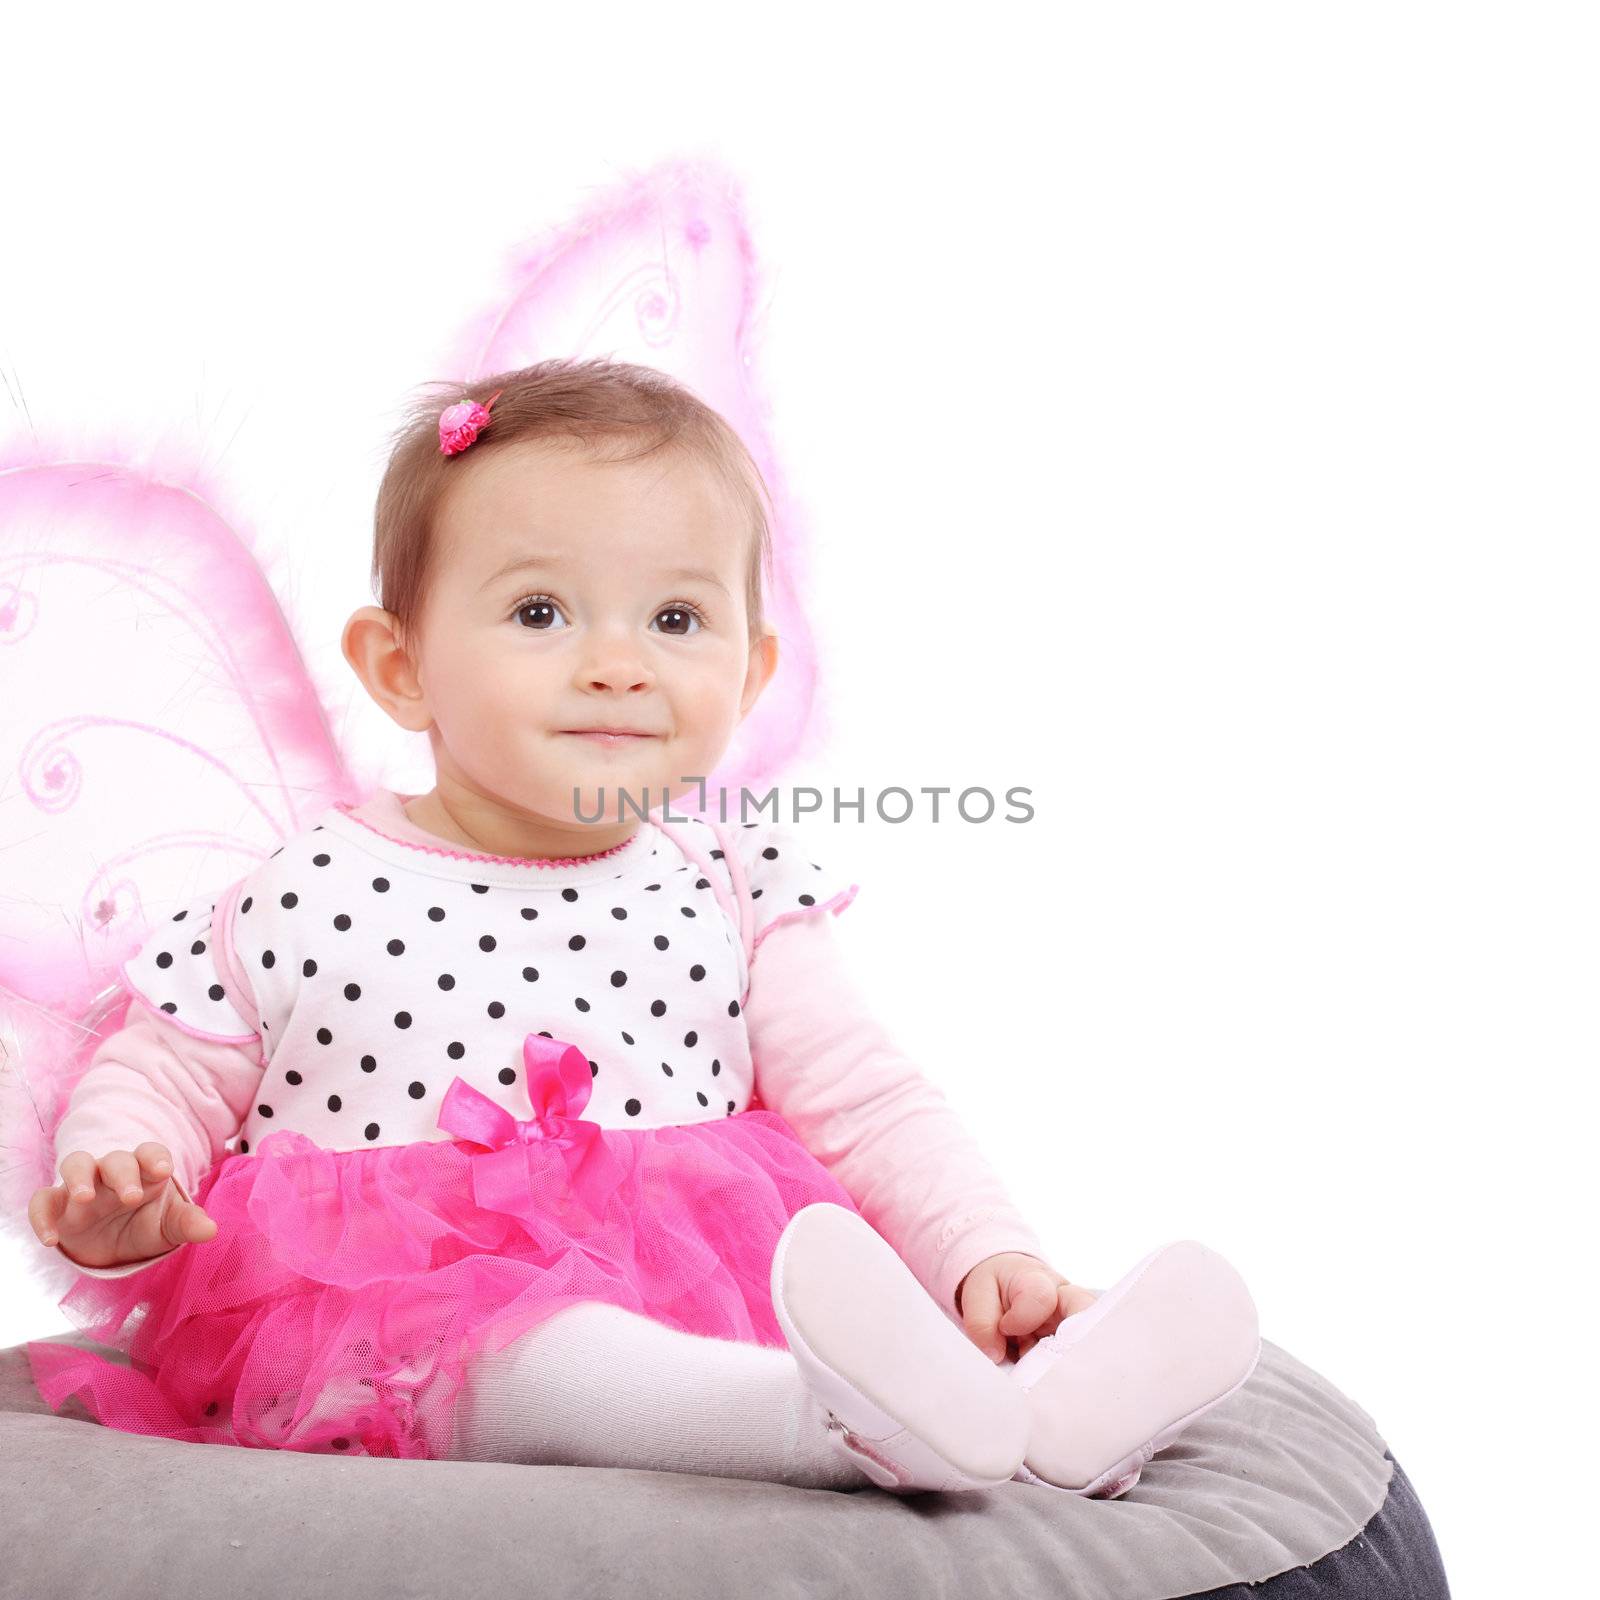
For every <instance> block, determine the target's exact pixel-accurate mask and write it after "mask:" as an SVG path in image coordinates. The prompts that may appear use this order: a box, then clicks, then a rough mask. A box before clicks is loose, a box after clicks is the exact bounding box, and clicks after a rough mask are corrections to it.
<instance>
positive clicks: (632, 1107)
mask: <svg viewBox="0 0 1600 1600" xmlns="http://www.w3.org/2000/svg"><path fill="white" fill-rule="evenodd" d="M622 1109H623V1110H624V1111H626V1112H627V1113H628V1115H629V1116H630V1117H636V1116H638V1115H639V1113H640V1111H641V1110H643V1109H644V1108H643V1107H642V1106H641V1105H640V1104H639V1102H638V1101H637V1100H630V1101H628V1102H627V1104H626V1105H624V1106H623V1108H622Z"/></svg>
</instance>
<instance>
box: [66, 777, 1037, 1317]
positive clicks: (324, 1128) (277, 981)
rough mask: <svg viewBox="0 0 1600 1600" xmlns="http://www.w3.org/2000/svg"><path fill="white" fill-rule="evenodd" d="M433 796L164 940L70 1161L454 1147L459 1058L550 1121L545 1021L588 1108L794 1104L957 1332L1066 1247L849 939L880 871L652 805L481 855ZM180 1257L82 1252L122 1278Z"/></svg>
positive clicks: (94, 1076) (180, 1164) (306, 849)
mask: <svg viewBox="0 0 1600 1600" xmlns="http://www.w3.org/2000/svg"><path fill="white" fill-rule="evenodd" d="M409 798H411V797H410V796H403V795H400V794H397V793H396V792H395V791H392V790H387V789H379V790H377V791H376V792H375V793H374V794H373V795H372V796H371V797H370V798H369V799H368V800H367V801H366V802H365V803H364V804H362V805H361V806H357V807H350V806H336V807H333V808H331V809H330V810H329V811H328V812H327V813H325V814H324V816H323V818H322V820H321V821H320V822H319V823H318V824H317V825H316V826H315V828H312V829H308V830H307V831H306V832H305V833H302V834H300V835H297V836H296V837H295V838H293V839H291V840H289V841H287V842H286V843H285V845H284V846H283V847H282V849H281V850H279V851H278V852H275V853H274V855H273V857H271V858H269V860H268V861H267V862H265V863H263V864H262V865H261V866H259V867H258V868H256V869H255V870H254V871H253V872H252V873H251V874H250V875H248V876H247V877H246V878H244V879H242V880H240V882H239V883H237V884H235V885H232V886H230V887H229V888H228V889H226V890H224V891H223V892H222V893H221V894H220V895H217V896H216V897H214V898H207V899H204V900H202V901H199V902H196V903H195V904H194V905H193V906H191V907H188V908H186V910H185V911H183V912H180V913H179V914H178V916H177V917H175V918H173V919H172V925H171V926H167V925H164V926H163V927H161V928H158V929H157V931H156V933H155V934H154V935H152V937H151V938H150V940H149V941H147V943H146V945H145V946H144V947H143V948H142V949H141V951H140V952H139V954H138V955H137V956H136V957H135V958H134V959H133V960H132V961H130V962H129V963H128V964H127V966H126V968H125V969H124V979H125V981H126V982H127V983H128V986H129V988H130V989H131V990H132V992H133V994H134V997H135V1003H134V1004H133V1005H131V1006H130V1008H129V1011H128V1015H127V1017H126V1019H125V1025H124V1026H123V1027H122V1028H121V1029H120V1030H119V1031H118V1032H116V1033H114V1034H112V1035H111V1036H109V1037H108V1038H107V1039H106V1040H105V1041H103V1043H102V1044H101V1046H100V1047H99V1049H98V1050H97V1051H96V1052H95V1055H94V1057H93V1059H92V1060H91V1062H90V1065H89V1067H88V1069H87V1070H86V1072H85V1073H84V1075H83V1077H82V1079H81V1080H80V1081H79V1083H78V1085H77V1087H76V1088H75V1090H74V1092H73V1094H72V1096H71V1099H70V1102H69V1104H68V1107H67V1111H66V1114H65V1116H64V1117H63V1119H62V1121H61V1123H60V1125H59V1127H58V1129H57V1133H56V1141H55V1150H56V1156H57V1162H58V1165H59V1161H60V1159H61V1158H62V1157H63V1156H65V1155H66V1154H68V1153H69V1152H71V1151H73V1150H85V1151H88V1152H89V1153H90V1154H92V1155H94V1156H96V1157H99V1156H102V1155H105V1154H107V1153H108V1152H110V1151H111V1150H117V1149H126V1150H132V1149H133V1148H134V1147H135V1146H137V1145H138V1144H140V1143H141V1142H143V1141H144V1140H156V1141H159V1142H160V1143H162V1144H164V1145H166V1146H167V1148H168V1149H169V1150H170V1151H171V1153H172V1157H173V1163H174V1173H173V1179H172V1181H173V1183H174V1186H175V1187H176V1189H177V1191H178V1192H179V1193H180V1194H181V1195H182V1196H183V1197H184V1198H185V1199H188V1198H190V1197H191V1196H192V1194H193V1193H194V1190H195V1187H196V1185H197V1184H198V1182H199V1180H200V1178H201V1177H202V1176H203V1174H204V1173H205V1171H206V1170H207V1169H208V1168H209V1167H210V1166H211V1165H212V1164H213V1163H214V1162H216V1161H218V1160H220V1159H222V1158H223V1157H224V1156H228V1157H229V1158H230V1159H237V1158H238V1157H240V1156H248V1153H249V1149H250V1145H251V1142H252V1139H254V1140H256V1141H257V1142H259V1139H260V1138H262V1137H265V1136H266V1134H268V1133H270V1132H272V1131H274V1130H275V1129H276V1128H282V1127H293V1128H295V1129H297V1130H298V1131H300V1132H303V1133H305V1134H306V1135H307V1136H308V1137H311V1138H313V1139H314V1140H315V1141H316V1142H317V1143H319V1144H323V1145H325V1146H327V1147H329V1148H357V1147H360V1146H361V1145H362V1144H364V1143H374V1142H382V1143H393V1142H403V1141H407V1140H411V1139H418V1138H446V1137H449V1135H448V1134H446V1133H444V1132H442V1131H441V1130H439V1129H438V1128H437V1126H436V1125H435V1124H434V1122H433V1118H434V1117H435V1116H436V1114H437V1107H438V1100H439V1096H440V1093H441V1092H442V1089H443V1088H444V1087H445V1085H446V1083H447V1082H448V1079H449V1078H450V1077H451V1076H454V1075H457V1074H459V1075H460V1076H462V1077H465V1078H467V1079H468V1081H469V1082H473V1083H474V1087H477V1088H480V1089H482V1090H483V1092H485V1093H488V1094H491V1095H492V1096H493V1097H494V1098H496V1099H499V1100H500V1101H501V1103H503V1104H505V1105H507V1108H508V1109H509V1110H511V1111H512V1112H513V1114H514V1115H517V1116H519V1117H527V1116H529V1115H531V1107H530V1106H529V1104H528V1102H527V1097H526V1092H525V1090H524V1089H523V1086H522V1085H521V1083H520V1082H519V1081H517V1080H516V1073H515V1068H514V1067H513V1066H510V1065H506V1064H504V1063H507V1062H511V1061H513V1060H515V1059H518V1057H517V1054H516V1052H515V1051H513V1050H512V1048H511V1046H512V1045H513V1044H515V1045H518V1046H520V1040H521V1038H522V1036H523V1034H524V1033H526V1032H527V1031H528V1029H529V1028H530V1027H534V1028H536V1027H539V1026H544V1027H547V1028H548V1029H549V1031H551V1032H553V1033H554V1034H555V1035H556V1036H557V1037H558V1038H562V1039H566V1040H569V1041H570V1042H573V1043H576V1044H578V1046H579V1047H580V1048H582V1049H583V1050H584V1051H585V1053H586V1054H588V1055H590V1056H591V1057H592V1058H593V1061H594V1065H595V1072H596V1076H595V1082H594V1093H593V1097H592V1099H591V1101H590V1103H589V1104H588V1106H586V1107H585V1109H584V1112H583V1115H584V1116H585V1117H586V1118H587V1119H588V1120H591V1121H596V1122H599V1123H601V1124H602V1125H606V1126H639V1125H645V1126H650V1125H663V1124H668V1123H685V1122H693V1121H698V1120H704V1119H705V1118H707V1117H710V1116H713V1115H724V1114H727V1113H729V1112H732V1111H735V1110H742V1109H746V1108H747V1107H748V1106H749V1105H750V1104H752V1103H753V1102H754V1103H759V1104H761V1105H764V1106H766V1107H767V1108H768V1109H770V1110H772V1111H775V1112H777V1113H778V1114H779V1115H780V1116H782V1117H784V1119H785V1120H786V1121H787V1122H788V1123H789V1124H790V1126H791V1127H792V1128H793V1129H794V1131H795V1133H796V1134H797V1135H798V1136H799V1138H800V1140H801V1142H802V1143H803V1144H804V1145H805V1146H806V1147H807V1149H809V1150H810V1151H811V1153H812V1154H813V1155H815V1156H816V1157H817V1159H818V1160H819V1161H820V1162H821V1163H822V1164H823V1166H825V1167H826V1168H827V1169H828V1171H829V1172H830V1173H831V1174H832V1175H833V1176H834V1177H835V1178H836V1179H837V1180H838V1181H839V1183H840V1184H841V1185H842V1186H843V1187H844V1188H845V1190H846V1191H847V1192H848V1193H849V1194H850V1195H851V1197H852V1199H854V1201H855V1202H856V1204H857V1206H858V1207H859V1208H860V1210H861V1212H862V1215H863V1216H865V1217H866V1219H867V1220H868V1221H869V1222H870V1223H871V1224H872V1225H873V1227H874V1228H876V1229H877V1230H878V1232H879V1233H881V1234H882V1235H883V1237H884V1238H885V1239H887V1240H888V1242H889V1243H890V1244H891V1245H892V1246H893V1247H894V1248H895V1250H896V1251H897V1252H898V1253H899V1255H900V1256H901V1257H902V1259H904V1260H905V1262H906V1263H907V1265H908V1266H909V1267H910V1269H911V1271H912V1272H913V1273H914V1274H915V1276H916V1277H917V1278H918V1280H919V1281H920V1282H921V1283H922V1284H923V1286H924V1287H925V1288H926V1289H927V1290H928V1292H929V1294H930V1295H931V1296H932V1297H933V1299H934V1301H935V1302H936V1303H937V1304H938V1305H939V1306H940V1307H941V1309H943V1310H944V1311H945V1313H946V1314H947V1315H949V1316H951V1317H952V1319H953V1320H959V1315H960V1312H959V1305H958V1302H957V1298H956V1295H957V1290H958V1287H959V1285H960V1283H961V1280H962V1279H963V1278H964V1277H965V1276H966V1274H967V1272H968V1271H970V1269H971V1268H972V1267H973V1266H975V1265H976V1264H977V1263H978V1262H980V1261H982V1260H984V1259H986V1258H987V1257H988V1256H991V1255H995V1254H998V1253H1000V1252H1002V1251H1018V1252H1021V1253H1023V1254H1027V1255H1032V1256H1036V1257H1038V1258H1040V1259H1043V1258H1044V1252H1043V1249H1042V1247H1041V1245H1040V1242H1039V1239H1038V1236H1037V1235H1036V1234H1035V1233H1034V1231H1033V1230H1032V1229H1031V1228H1030V1227H1029V1225H1028V1223H1027V1221H1026V1220H1025V1219H1024V1218H1023V1216H1022V1215H1021V1214H1020V1212H1019V1211H1018V1210H1017V1208H1016V1206H1015V1205H1014V1203H1013V1202H1012V1200H1011V1198H1010V1196H1009V1194H1008V1192H1007V1190H1006V1188H1005V1186H1004V1184H1003V1183H1002V1181H1001V1180H1000V1178H999V1177H998V1175H997V1174H996V1173H995V1172H994V1171H993V1169H992V1168H991V1167H990V1166H989V1164H988V1163H987V1162H986V1160H985V1159H984V1157H983V1155H982V1153H981V1151H980V1150H979V1148H978V1147H977V1146H976V1144H975V1142H974V1141H973V1139H972V1137H971V1135H970V1134H969V1133H968V1132H967V1130H966V1129H965V1127H964V1125H963V1124H962V1123H961V1121H960V1119H959V1117H958V1116H957V1115H956V1113H955V1112H954V1110H953V1109H952V1108H951V1106H950V1105H949V1103H948V1101H947V1100H946V1099H945V1097H944V1095H943V1094H942V1093H941V1092H940V1091H939V1089H938V1088H936V1087H935V1086H934V1085H933V1084H932V1083H930V1082H929V1081H928V1080H927V1079H926V1078H924V1077H923V1076H922V1074H921V1073H920V1072H919V1071H918V1070H917V1068H916V1066H915V1065H914V1063H913V1062H912V1061H911V1060H910V1059H909V1058H908V1057H907V1056H906V1055H905V1053H904V1052H903V1051H902V1050H901V1049H900V1048H899V1046H898V1045H897V1043H896V1042H895V1040H894V1039H893V1038H892V1037H891V1035H890V1033H889V1032H888V1030H887V1029H886V1028H885V1027H884V1025H883V1024H882V1022H881V1021H879V1020H878V1019H877V1018H876V1017H875V1016H874V1014H873V1012H872V1008H871V1007H870V1005H869V1004H868V1002H867V1000H866V998H865V996H864V994H863V992H862V990H861V988H860V987H859V985H858V984H857V982H856V981H855V979H854V977H853V975H852V973H851V971H850V968H849V963H848V962H847V960H846V959H845V956H844V953H843V951H842V949H841V947H840V945H839V942H838V938H837V935H836V934H835V933H834V931H833V927H832V920H833V916H835V915H837V914H838V913H839V912H840V911H842V910H843V909H844V908H845V907H846V906H847V905H848V904H849V903H850V901H851V900H852V899H853V898H854V895H855V893H856V885H854V884H845V883H843V881H842V880H840V879H838V878H836V876H835V875H834V874H833V873H832V872H831V871H830V870H828V869H826V868H824V867H823V866H820V865H818V864H817V863H816V862H815V861H813V860H812V859H811V851H810V848H809V841H808V840H807V839H806V837H805V835H804V833H803V832H802V831H801V830H798V829H795V828H785V827H780V826H778V825H776V824H768V823H765V822H758V823H750V824H744V825H739V824H733V825H726V824H724V825H721V826H720V827H714V826H713V825H711V824H710V823H708V822H706V821H703V820H699V819H674V820H673V821H672V822H670V823H663V824H659V825H658V824H657V823H656V822H655V821H653V820H652V821H648V822H645V823H642V824H641V826H640V829H639V830H638V831H637V832H636V833H635V834H634V835H633V836H632V838H631V839H629V840H628V841H626V842H625V843H624V844H623V845H622V846H619V847H617V849H615V850H612V851H609V852H605V853H604V854H602V855H598V856H591V857H582V858H577V859H576V860H574V861H561V862H537V861H529V860H523V859H519V858H504V857H492V856H485V855H481V854H477V853H473V852H468V851H463V850H461V849H460V848H459V847H458V846H456V845H454V844H452V843H451V842H450V841H448V840H444V839H442V838H440V837H438V836H437V835H434V834H431V833H428V832H426V831H424V830H423V829H420V828H418V827H417V826H416V825H415V824H414V823H412V822H411V821H410V818H409V817H408V815H407V813H406V811H405V801H406V800H407V799H409ZM252 918H253V920H252ZM535 933H537V935H538V938H537V939H536V938H535ZM541 952H542V953H541ZM519 964H521V965H520V971H519V970H518V967H519ZM441 994H442V995H444V996H445V997H446V999H445V1000H444V1001H438V1002H437V1003H436V1001H435V997H437V996H439V995H441ZM534 996H537V1004H538V1007H539V1009H537V1010H533V1011H530V1009H529V1007H530V1004H531V1002H532V997H534ZM624 996H627V997H628V999H629V1005H630V1006H631V1009H629V1008H628V1007H624V1006H623V1005H622V1004H621V997H624ZM735 997H736V998H735ZM567 1007H573V1008H574V1009H572V1010H568V1009H566V1008H567ZM508 1010H509V1013H510V1014H509V1015H508ZM413 1012H414V1013H416V1014H415V1016H413V1015H412V1013H413ZM357 1019H359V1028H358V1030H357V1029H356V1027H355V1025H356V1024H357ZM493 1022H503V1023H504V1024H505V1025H504V1027H502V1028H499V1029H498V1030H497V1029H496V1028H495V1027H494V1026H492V1025H491V1024H492V1023H493ZM619 1034H620V1038H621V1039H622V1040H624V1041H626V1044H627V1046H633V1047H635V1048H633V1049H629V1048H627V1047H626V1046H624V1047H618V1046H617V1045H616V1043H615V1041H616V1039H617V1038H618V1037H619ZM456 1035H459V1036H460V1037H459V1038H458V1037H455V1036H456ZM347 1040H348V1041H350V1042H349V1043H348V1046H347V1047H346V1046H345V1041H347ZM444 1040H448V1044H447V1045H443V1046H441V1044H440V1042H441V1041H444ZM436 1047H438V1057H437V1058H438V1061H439V1062H440V1063H441V1064H442V1065H441V1068H440V1069H435V1068H434V1066H433V1062H434V1059H435V1054H434V1053H435V1049H436ZM358 1049H359V1050H360V1052H361V1053H360V1056H359V1060H356V1059H355V1053H356V1051H357V1050H358ZM668 1055H670V1057H671V1060H670V1061H669V1060H668V1059H665V1058H666V1057H667V1056H668ZM663 1074H665V1075H663ZM713 1097H715V1098H713ZM230 1146H231V1148H230ZM208 1242H209V1241H208ZM57 1248H60V1247H59V1246H58V1247H57ZM178 1248H180V1249H186V1248H188V1249H192V1248H196V1247H195V1246H192V1245H180V1246H178ZM198 1248H202V1249H203V1248H205V1245H201V1246H199V1247H198ZM63 1253H64V1252H63ZM69 1259H70V1258H69ZM160 1259H162V1257H160V1256H156V1257H152V1258H150V1259H148V1260H145V1261H138V1262H128V1263H124V1264H122V1265H120V1266H117V1267H109V1268H91V1267H85V1266H82V1265H81V1264H79V1263H74V1264H75V1265H76V1266H77V1267H78V1270H79V1271H81V1272H84V1273H87V1274H89V1275H91V1276H97V1277H116V1276H122V1275H124V1274H126V1273H129V1272H135V1271H140V1270H142V1269H144V1268H145V1267H148V1266H150V1265H153V1264H154V1262H155V1261H157V1260H160Z"/></svg>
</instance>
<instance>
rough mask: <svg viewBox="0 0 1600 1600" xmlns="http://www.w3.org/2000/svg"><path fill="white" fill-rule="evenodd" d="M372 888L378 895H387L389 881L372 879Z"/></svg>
mask: <svg viewBox="0 0 1600 1600" xmlns="http://www.w3.org/2000/svg"><path fill="white" fill-rule="evenodd" d="M372 887H373V888H374V889H376V890H377V891H378V893H379V894H388V892H389V880H388V879H387V878H374V879H373V880H372Z"/></svg>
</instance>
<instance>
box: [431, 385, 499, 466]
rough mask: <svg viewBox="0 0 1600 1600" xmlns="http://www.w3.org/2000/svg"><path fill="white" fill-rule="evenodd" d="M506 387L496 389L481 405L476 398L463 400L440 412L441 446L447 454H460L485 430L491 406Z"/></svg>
mask: <svg viewBox="0 0 1600 1600" xmlns="http://www.w3.org/2000/svg"><path fill="white" fill-rule="evenodd" d="M504 393H505V390H504V389H496V390H495V392H494V393H493V394H492V395H490V396H489V398H488V399H487V400H485V401H484V402H483V404H482V405H481V406H480V405H479V404H478V402H477V401H476V400H461V401H458V402H457V403H456V404H455V405H453V406H446V407H445V408H444V410H443V411H441V412H440V413H439V448H440V450H442V451H443V452H444V453H445V455H447V456H458V455H460V454H461V452H462V451H463V450H465V449H466V448H467V446H468V445H469V444H471V443H472V441H473V440H474V439H476V438H477V437H478V435H479V434H480V433H482V432H483V430H484V428H485V427H487V426H488V423H489V407H490V406H492V405H493V404H494V403H495V401H496V400H498V399H499V398H500V396H501V395H503V394H504Z"/></svg>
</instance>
